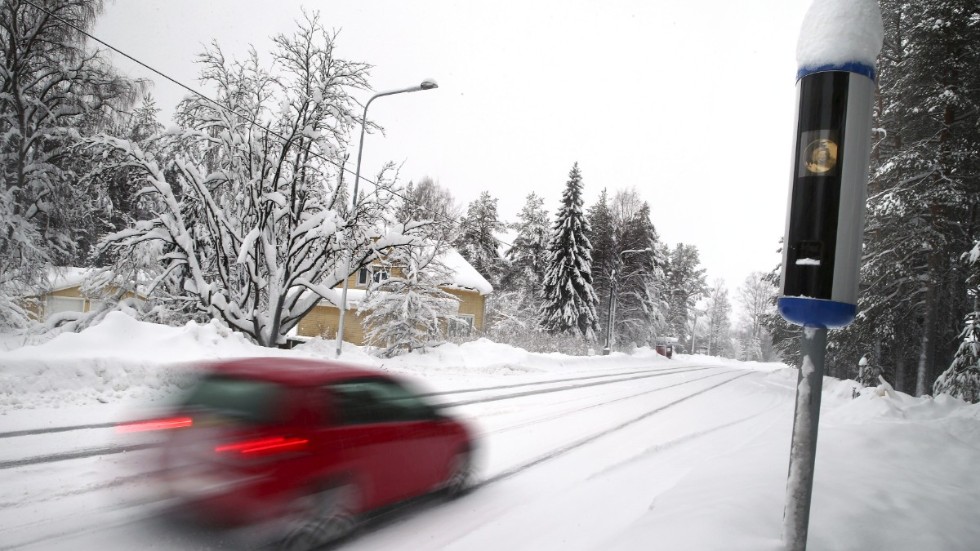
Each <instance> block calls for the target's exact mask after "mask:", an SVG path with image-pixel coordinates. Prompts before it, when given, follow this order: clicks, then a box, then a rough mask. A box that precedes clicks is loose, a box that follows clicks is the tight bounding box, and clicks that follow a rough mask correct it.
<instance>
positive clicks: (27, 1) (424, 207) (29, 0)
mask: <svg viewBox="0 0 980 551" xmlns="http://www.w3.org/2000/svg"><path fill="white" fill-rule="evenodd" d="M23 2H24V3H25V4H28V5H30V6H33V7H34V8H36V9H38V10H40V11H42V12H44V13H46V14H48V15H49V16H51V17H52V18H54V19H57V20H58V21H61V22H62V23H63V24H65V25H66V26H68V27H71V28H72V29H74V30H76V31H78V32H79V33H81V34H83V35H85V36H86V37H88V38H90V39H92V40H94V41H95V42H98V43H99V44H101V45H103V46H105V47H106V48H109V49H110V50H112V51H114V52H116V53H117V54H119V55H121V56H123V57H125V58H126V59H128V60H130V61H132V62H133V63H136V64H137V65H140V66H141V67H144V68H145V69H147V70H149V71H151V72H153V73H155V74H157V75H159V76H161V77H163V78H165V79H167V80H169V81H170V82H172V83H174V84H176V85H177V86H179V87H180V88H182V89H184V90H187V91H188V92H190V93H192V94H194V95H195V96H198V97H200V98H201V99H203V100H205V101H207V102H209V103H212V104H214V105H215V106H216V107H218V108H219V109H222V110H224V111H227V112H229V113H231V114H233V115H235V116H238V117H241V118H242V119H245V120H246V121H248V122H250V123H252V124H254V125H255V126H257V127H259V128H261V129H263V130H265V131H266V132H268V133H269V134H270V135H272V136H275V137H276V138H279V139H280V140H283V141H285V142H288V141H289V138H287V137H286V136H283V135H282V134H279V133H278V132H276V131H275V130H272V129H271V128H270V127H268V126H265V125H263V124H262V123H260V122H259V121H257V120H256V119H254V118H252V117H250V116H248V115H243V114H242V113H239V112H237V111H235V110H234V109H231V108H230V107H227V106H225V105H222V104H220V103H219V102H218V101H216V100H214V99H211V98H210V97H208V96H206V95H205V94H203V93H201V92H199V91H197V90H195V89H193V88H191V87H190V86H188V85H186V84H184V83H182V82H180V81H179V80H177V79H175V78H173V77H171V76H170V75H167V74H166V73H164V72H163V71H160V70H158V69H156V68H154V67H151V66H150V65H148V64H147V63H145V62H143V61H140V60H139V59H137V58H135V57H133V56H131V55H129V54H127V53H126V52H124V51H122V50H120V49H119V48H116V47H115V46H113V45H111V44H109V43H107V42H106V41H104V40H102V39H100V38H98V37H96V36H95V35H93V34H91V33H89V32H88V31H86V30H85V29H82V28H80V27H78V26H77V25H75V24H73V23H71V22H70V21H68V20H66V19H65V18H63V17H61V16H59V15H57V14H55V13H52V12H51V11H49V10H48V9H46V8H43V7H41V6H39V5H37V4H35V3H34V2H33V1H32V0H23ZM361 122H362V124H366V123H367V121H361ZM309 153H310V155H312V156H313V157H316V158H318V159H321V160H323V161H326V162H328V163H330V164H332V165H334V166H335V167H337V168H339V169H340V170H341V171H344V172H347V173H348V174H351V175H352V176H355V177H357V174H356V173H355V172H353V171H351V170H350V169H349V168H347V167H346V166H343V165H341V164H339V163H337V161H334V160H333V159H330V158H328V157H325V156H323V155H321V154H319V153H317V152H314V151H310V152H309ZM360 179H361V180H362V181H365V182H367V183H369V184H371V185H373V186H374V187H375V189H381V190H384V191H386V192H388V193H390V194H392V195H394V196H395V197H398V198H400V199H401V200H403V201H405V202H406V203H409V204H413V205H415V206H416V207H419V208H420V209H421V210H423V211H427V212H429V213H430V214H433V215H434V216H433V219H434V220H436V219H437V218H438V214H439V213H437V212H435V211H433V210H431V209H430V208H429V207H428V206H427V205H423V204H421V203H419V202H417V201H413V200H412V199H409V198H408V197H406V196H404V195H402V194H400V193H398V192H397V191H395V190H393V189H391V188H390V187H387V186H384V185H382V184H380V183H378V182H376V181H374V180H371V179H369V178H366V177H364V176H360ZM437 221H438V220H437ZM442 221H443V222H447V223H451V224H457V223H458V224H459V225H460V226H462V227H471V228H472V226H467V224H466V223H465V222H464V221H462V220H451V219H448V218H446V219H445V220H442ZM473 229H476V228H473ZM494 240H495V241H497V242H498V243H500V244H502V245H506V246H508V247H513V246H514V245H513V244H511V243H507V242H506V241H503V240H501V239H498V238H497V237H496V236H494Z"/></svg>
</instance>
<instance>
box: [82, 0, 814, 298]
mask: <svg viewBox="0 0 980 551" xmlns="http://www.w3.org/2000/svg"><path fill="white" fill-rule="evenodd" d="M808 5H809V0H740V1H730V0H703V1H700V2H688V1H685V0H676V1H670V2H667V1H650V0H630V1H625V0H624V1H602V2H599V1H588V2H587V1H571V0H562V1H547V2H545V1H536V0H518V1H501V0H494V1H492V2H491V1H484V2H475V1H428V0H412V1H405V0H392V1H383V2H381V1H365V0H336V1H330V2H326V1H319V2H317V1H312V0H307V1H305V2H302V1H299V0H277V1H261V0H207V1H202V0H139V1H133V0H116V1H115V2H109V3H108V4H107V6H106V10H105V13H104V14H103V16H102V17H101V18H100V19H99V21H98V24H97V26H96V27H95V29H94V34H95V35H96V36H98V37H99V38H101V39H103V40H105V41H106V42H108V43H109V44H112V45H113V46H115V47H117V48H119V49H121V50H123V51H125V52H127V53H129V54H130V55H132V56H134V57H136V58H138V59H140V60H143V61H145V62H147V63H148V64H150V65H152V66H154V67H156V68H158V69H159V70H161V71H163V72H165V73H167V74H169V75H171V76H173V77H175V78H176V79H178V80H180V81H182V82H185V83H187V84H190V85H192V86H193V87H198V86H197V83H196V81H195V79H196V76H197V67H195V64H194V58H195V55H196V54H197V53H199V52H200V51H201V49H202V45H203V44H205V43H209V42H210V41H211V40H212V39H213V40H217V41H218V43H219V44H220V45H221V46H222V48H223V49H224V50H225V51H226V53H228V54H231V55H235V56H239V57H240V56H243V55H244V53H245V51H246V49H247V47H248V45H249V44H252V45H254V46H255V47H256V49H257V50H259V51H260V52H263V51H268V50H269V48H270V44H271V41H270V40H269V37H270V36H272V35H274V34H277V33H280V32H290V31H291V30H292V29H294V28H295V20H296V19H297V18H298V17H300V15H301V9H302V8H303V7H305V8H306V9H307V10H311V11H312V10H319V11H320V13H321V16H322V18H323V20H324V22H325V25H326V26H327V27H328V28H335V29H339V30H340V31H341V32H340V37H339V42H338V51H339V53H340V55H341V56H343V57H346V58H348V59H352V60H357V61H364V62H368V63H370V64H372V65H373V66H374V68H373V70H372V72H371V83H372V86H373V87H374V89H375V90H377V91H383V90H389V89H394V88H402V87H406V86H410V85H413V84H416V83H418V82H420V81H421V80H422V79H424V78H434V79H436V80H437V81H438V83H439V88H438V89H437V90H432V91H427V92H421V93H416V94H404V95H399V96H394V97H388V98H382V99H379V100H378V101H377V102H375V103H373V104H372V105H371V110H370V113H369V116H370V117H371V118H372V119H374V120H375V121H376V122H377V123H379V124H381V125H382V126H383V127H384V128H385V130H386V134H385V135H384V136H382V135H380V134H374V135H369V136H368V138H367V140H366V143H365V152H364V165H363V169H362V174H363V175H365V176H369V175H373V174H374V173H375V172H376V171H377V170H378V168H379V167H380V166H381V165H382V164H383V163H384V162H385V161H387V160H394V161H396V162H399V163H401V162H404V167H403V170H402V179H403V181H404V182H407V181H409V180H412V179H419V178H421V177H424V176H431V177H432V178H434V179H435V180H437V181H438V182H439V183H440V184H441V185H443V186H445V187H447V188H449V189H451V190H452V192H453V193H454V195H455V196H456V197H457V199H458V200H459V202H460V204H461V205H463V206H464V207H465V205H466V204H467V203H468V202H469V201H471V200H473V199H474V198H476V197H477V196H478V195H479V194H480V192H481V191H484V190H489V191H490V193H491V194H492V195H493V196H495V197H497V198H499V200H500V203H499V205H500V214H501V216H502V217H503V218H504V219H505V220H508V221H511V220H514V218H515V217H516V213H517V212H518V210H519V209H520V207H521V206H522V205H523V203H524V200H525V197H526V195H527V194H528V192H530V191H532V190H533V191H535V192H536V193H538V194H540V195H543V196H544V197H545V201H546V202H545V206H546V207H547V208H548V210H549V212H550V213H552V214H554V212H555V210H556V209H557V207H558V204H559V199H560V197H561V191H562V189H563V187H564V184H565V182H566V180H567V176H568V171H569V169H570V168H571V166H572V164H573V163H574V162H576V161H577V162H578V163H579V166H580V168H581V170H582V174H583V180H584V184H585V201H586V205H587V206H588V205H590V204H592V203H593V202H594V200H595V199H596V197H597V196H598V194H599V192H600V190H602V188H608V189H609V190H610V194H611V193H612V192H614V191H615V190H617V189H622V188H629V187H635V188H636V189H637V190H638V191H639V193H640V194H641V195H642V196H643V197H644V198H645V199H646V200H647V201H649V203H650V206H651V211H652V218H653V222H654V224H655V225H656V228H657V230H658V232H659V233H660V236H661V239H663V240H664V241H665V242H667V243H668V244H670V245H671V246H673V245H674V244H676V243H678V242H684V243H692V244H694V245H696V246H697V247H698V249H699V250H700V251H701V260H702V262H703V264H704V266H705V267H706V268H707V269H708V276H709V281H710V280H714V279H715V278H719V277H720V278H724V279H725V280H726V281H727V283H728V285H729V287H730V288H731V289H732V290H734V289H735V288H736V287H737V286H739V285H740V284H741V282H742V281H743V280H744V279H745V277H746V276H747V275H748V274H749V273H750V272H752V271H756V270H763V271H768V270H770V269H772V268H773V267H774V266H775V265H776V263H778V262H779V256H778V255H777V254H776V249H777V247H778V242H779V238H780V237H781V236H782V233H783V222H784V216H785V210H786V197H787V190H788V184H789V172H790V168H789V167H790V161H791V141H792V136H791V132H792V128H793V120H794V105H793V102H794V94H795V88H794V86H795V72H796V61H795V51H796V39H797V35H798V33H799V25H800V21H801V19H802V17H803V14H804V13H805V11H806V8H807V6H808ZM116 62H117V65H118V66H119V67H120V68H121V69H123V71H124V72H126V73H127V74H129V75H131V76H137V77H145V78H150V79H151V80H153V81H154V83H155V84H154V86H153V88H152V94H153V95H154V96H155V97H156V98H157V102H158V105H159V106H160V107H161V108H162V109H163V110H164V114H165V115H166V116H167V118H168V121H167V122H169V117H170V115H171V114H172V112H173V107H174V106H175V105H176V103H177V101H179V100H180V98H181V97H183V95H184V94H185V92H184V91H183V90H181V89H180V88H178V87H177V86H176V85H174V84H172V83H169V82H166V81H164V80H162V79H160V78H158V77H156V76H155V75H152V74H150V73H148V72H147V71H146V70H144V69H142V68H140V67H138V66H136V65H134V64H132V63H129V62H126V61H125V60H123V59H119V58H116ZM363 96H364V97H363V98H362V99H363V100H366V99H367V97H369V96H370V93H364V94H363ZM353 161H354V159H353V157H352V159H351V169H353Z"/></svg>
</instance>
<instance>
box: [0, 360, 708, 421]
mask: <svg viewBox="0 0 980 551" xmlns="http://www.w3.org/2000/svg"><path fill="white" fill-rule="evenodd" d="M692 367H696V368H699V369H708V368H709V367H711V366H706V367H698V366H683V367H668V368H663V369H658V370H656V371H655V373H662V374H664V375H669V374H671V373H684V372H686V371H689V370H691V368H692ZM641 373H646V374H650V373H651V370H650V369H636V370H632V371H623V372H618V373H604V374H602V375H588V376H585V377H567V378H564V379H551V380H548V381H533V382H527V383H515V384H510V385H497V386H486V387H477V388H464V389H458V390H446V391H440V392H426V393H422V394H419V396H424V397H433V396H452V395H455V394H468V393H472V392H485V391H488V390H504V389H509V388H521V387H528V386H538V385H548V384H555V383H565V382H569V381H587V380H590V379H608V378H613V377H625V376H629V375H636V374H641ZM136 421H141V419H135V420H130V421H123V422H136ZM118 424H120V422H112V423H90V424H85V425H66V426H61V427H44V428H37V429H24V430H14V431H7V432H0V439H4V438H17V437H19V436H35V435H39V434H52V433H57V432H71V431H76V430H91V429H111V428H113V427H115V426H116V425H118Z"/></svg>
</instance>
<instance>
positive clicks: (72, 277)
mask: <svg viewBox="0 0 980 551" xmlns="http://www.w3.org/2000/svg"><path fill="white" fill-rule="evenodd" d="M97 269H98V268H78V267H75V266H55V267H53V268H49V269H48V275H47V278H48V290H49V291H60V290H62V289H68V288H71V287H77V286H79V285H81V284H82V282H83V281H85V278H86V277H88V276H89V275H91V274H92V272H94V271H95V270H97Z"/></svg>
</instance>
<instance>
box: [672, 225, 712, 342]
mask: <svg viewBox="0 0 980 551" xmlns="http://www.w3.org/2000/svg"><path fill="white" fill-rule="evenodd" d="M661 254H662V255H664V256H666V258H667V262H666V266H665V267H664V277H665V286H666V290H665V294H666V296H667V299H668V301H669V308H668V311H667V325H668V328H669V329H668V331H670V333H671V334H672V335H673V336H675V337H677V338H678V339H680V340H681V342H683V343H687V344H691V343H690V340H691V339H690V337H691V336H690V332H689V331H688V329H687V328H688V326H689V325H690V323H692V320H691V318H692V317H693V316H692V314H691V313H692V311H693V309H694V305H695V304H697V302H698V300H700V299H701V297H703V296H704V295H705V293H706V292H707V289H708V285H707V282H706V275H705V269H704V268H703V267H702V266H701V259H700V257H699V255H698V248H697V247H696V246H695V245H688V244H684V243H678V244H677V245H675V246H674V248H673V249H672V250H670V251H669V253H668V251H666V250H664V248H663V247H662V248H661Z"/></svg>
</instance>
